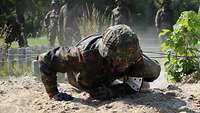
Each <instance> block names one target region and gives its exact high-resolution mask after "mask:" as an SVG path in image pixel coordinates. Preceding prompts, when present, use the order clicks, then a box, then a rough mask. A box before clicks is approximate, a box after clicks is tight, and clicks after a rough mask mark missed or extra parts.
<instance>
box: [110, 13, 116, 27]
mask: <svg viewBox="0 0 200 113" xmlns="http://www.w3.org/2000/svg"><path fill="white" fill-rule="evenodd" d="M114 22H115V20H114V14H113V11H112V15H111V24H110V26H113V25H114V24H115V23H114Z"/></svg>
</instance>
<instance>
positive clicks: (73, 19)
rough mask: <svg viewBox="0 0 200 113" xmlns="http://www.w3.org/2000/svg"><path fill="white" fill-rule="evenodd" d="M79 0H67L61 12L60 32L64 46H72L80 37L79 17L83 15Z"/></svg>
mask: <svg viewBox="0 0 200 113" xmlns="http://www.w3.org/2000/svg"><path fill="white" fill-rule="evenodd" d="M80 10H81V9H80V4H79V1H76V0H65V4H64V5H63V6H62V7H61V10H60V14H59V33H60V37H61V39H62V40H63V41H62V44H61V45H62V46H63V45H65V46H71V45H72V44H73V42H77V41H78V40H79V39H80V30H79V27H78V23H79V22H78V19H79V18H80V16H81V12H80Z"/></svg>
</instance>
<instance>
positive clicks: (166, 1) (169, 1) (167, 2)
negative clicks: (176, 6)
mask: <svg viewBox="0 0 200 113" xmlns="http://www.w3.org/2000/svg"><path fill="white" fill-rule="evenodd" d="M164 4H171V0H163V2H162V5H164Z"/></svg>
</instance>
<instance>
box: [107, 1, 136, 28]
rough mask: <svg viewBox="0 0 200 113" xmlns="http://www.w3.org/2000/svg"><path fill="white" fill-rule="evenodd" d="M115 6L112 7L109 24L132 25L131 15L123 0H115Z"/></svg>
mask: <svg viewBox="0 0 200 113" xmlns="http://www.w3.org/2000/svg"><path fill="white" fill-rule="evenodd" d="M115 2H116V4H117V7H116V8H115V9H113V11H112V16H111V25H112V26H113V25H118V24H125V25H128V26H132V24H133V22H132V16H131V12H130V10H129V9H128V8H127V7H126V6H125V4H124V0H115Z"/></svg>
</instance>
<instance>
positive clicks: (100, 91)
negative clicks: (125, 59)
mask: <svg viewBox="0 0 200 113" xmlns="http://www.w3.org/2000/svg"><path fill="white" fill-rule="evenodd" d="M90 95H91V97H92V98H94V99H98V100H108V99H111V98H112V97H113V92H112V90H111V89H110V88H107V87H105V86H102V87H98V88H96V89H94V90H91V92H90Z"/></svg>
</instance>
